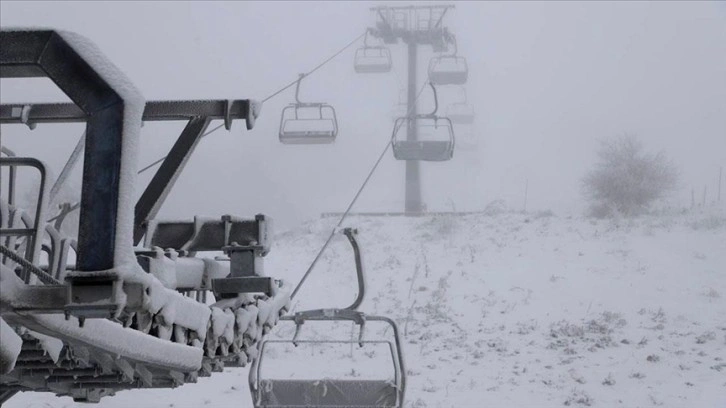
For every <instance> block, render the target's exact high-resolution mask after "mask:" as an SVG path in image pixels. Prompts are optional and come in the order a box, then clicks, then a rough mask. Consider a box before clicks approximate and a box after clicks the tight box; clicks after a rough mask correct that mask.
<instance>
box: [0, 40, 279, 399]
mask: <svg viewBox="0 0 726 408" xmlns="http://www.w3.org/2000/svg"><path fill="white" fill-rule="evenodd" d="M0 69H1V70H2V72H1V74H2V75H0V76H1V77H3V78H29V77H48V78H50V79H51V80H52V81H53V82H55V83H56V84H57V85H58V86H59V88H60V89H61V90H62V91H63V92H65V93H66V94H67V95H68V96H69V97H70V99H71V101H73V102H74V103H72V104H37V105H30V104H19V105H18V104H12V105H2V106H0V123H2V124H6V123H24V124H27V125H28V126H29V127H30V128H31V129H32V128H33V127H34V126H35V125H36V124H37V123H50V122H56V123H63V122H86V124H87V125H86V126H87V131H86V136H85V143H84V144H85V158H84V172H83V179H82V182H83V188H82V200H81V221H80V226H81V232H80V234H81V235H80V238H81V239H79V243H78V246H77V248H78V250H79V254H78V257H77V259H76V260H77V264H76V265H65V261H63V260H62V259H61V258H59V257H58V256H56V255H59V254H58V253H56V252H57V251H58V250H59V248H60V247H61V246H62V245H53V244H52V242H51V245H44V246H43V248H44V250H46V251H47V252H49V262H50V264H52V265H50V264H49V265H41V264H40V263H39V262H37V259H35V258H37V252H38V251H36V254H35V255H34V256H33V258H34V259H33V260H32V262H31V261H26V260H24V259H23V258H22V257H21V256H18V252H17V251H18V248H19V246H18V245H7V246H6V245H5V242H3V247H2V250H3V254H9V255H8V257H7V259H6V258H3V259H2V262H0V325H2V326H3V330H2V336H3V338H2V342H0V404H2V403H3V402H4V401H5V400H7V399H8V398H10V397H12V395H13V394H14V393H16V392H18V391H31V390H32V391H46V392H54V393H56V394H58V395H69V396H71V397H73V398H74V399H76V400H78V401H84V402H98V400H99V399H100V398H101V397H103V396H106V395H113V393H114V392H115V391H117V390H124V389H132V388H157V387H163V388H169V387H176V386H179V385H182V384H184V383H185V382H196V379H197V377H199V376H208V375H211V373H212V372H213V371H221V370H222V368H223V367H224V366H225V364H227V365H228V366H230V365H232V366H243V365H245V364H246V363H249V362H250V361H251V360H252V359H253V358H254V356H255V355H256V352H257V344H258V342H259V340H260V339H261V338H262V335H263V334H264V333H266V332H267V331H269V330H270V329H271V328H272V327H273V326H274V325H275V324H276V323H277V320H278V319H279V317H280V316H281V315H282V314H284V313H285V312H286V311H287V309H288V308H289V306H290V304H289V299H290V296H289V293H290V288H289V287H288V285H286V284H285V283H284V282H281V281H277V280H274V279H272V278H267V277H265V278H264V279H261V280H260V279H257V280H255V282H256V283H260V282H262V283H264V284H265V287H264V288H262V286H263V285H260V284H257V285H248V287H246V288H239V287H237V288H236V289H237V291H236V292H235V293H229V292H230V291H229V290H227V289H228V288H225V285H224V283H225V282H224V279H225V278H228V277H230V275H234V274H231V270H232V269H234V268H231V267H230V264H231V263H234V261H232V262H230V260H227V261H226V262H225V261H224V260H213V259H202V258H194V257H193V253H192V252H187V251H176V250H175V249H174V248H164V249H162V248H158V247H157V248H146V249H144V250H140V251H136V249H135V248H133V243H134V239H133V238H134V234H133V232H134V226H135V224H134V219H133V218H134V213H135V211H134V203H133V202H132V201H131V200H130V197H133V186H134V184H135V180H136V171H137V169H136V162H135V159H136V155H137V153H138V149H139V147H138V144H137V141H138V137H139V132H140V128H141V126H142V123H143V120H187V121H188V124H187V127H186V128H185V133H184V134H183V135H182V136H183V137H180V140H178V141H177V143H176V144H175V146H174V147H173V148H172V152H171V153H170V154H169V155H168V156H167V158H166V160H165V162H164V165H162V168H161V169H160V170H159V171H158V172H157V174H156V176H155V178H154V179H153V180H152V182H151V183H150V184H149V186H148V187H147V189H146V193H145V194H144V195H142V199H143V200H140V203H141V206H140V204H139V203H137V204H136V207H137V210H138V208H142V209H143V211H142V214H143V215H144V216H142V217H140V220H137V225H141V226H142V227H145V225H146V222H147V221H149V220H151V218H152V217H153V215H154V214H155V211H157V210H158V206H160V205H161V202H163V200H164V198H165V196H166V194H167V193H168V190H169V189H170V188H171V185H172V184H173V182H174V180H175V179H176V178H177V177H178V175H179V173H180V172H181V169H182V168H183V167H184V164H185V163H186V160H187V159H188V157H189V155H190V154H191V152H192V151H193V148H194V146H195V145H196V142H198V140H199V139H200V138H201V136H202V135H203V132H204V130H205V129H206V127H207V126H208V124H209V122H210V121H211V120H213V119H223V120H224V125H225V127H226V128H227V129H230V128H231V125H232V121H233V120H234V119H245V120H246V122H247V128H248V129H251V128H252V126H253V125H254V121H255V118H256V117H257V115H258V114H259V111H260V105H259V104H257V103H255V102H253V101H250V100H221V101H169V102H166V101H165V102H150V103H146V102H145V101H144V99H143V97H142V96H141V93H140V92H138V91H137V90H136V89H135V88H134V86H133V85H132V84H131V83H130V82H129V81H128V80H127V79H126V78H125V76H124V75H123V73H121V72H120V71H119V70H118V69H117V68H116V67H114V66H113V64H112V63H111V62H109V61H108V60H106V59H105V58H104V57H103V54H102V53H101V52H100V50H98V49H97V48H96V47H95V45H93V43H91V42H90V41H88V40H86V39H85V38H83V37H80V36H78V35H76V34H73V33H68V32H59V31H53V30H3V31H1V32H0ZM6 150H7V149H3V153H4V154H6V155H8V156H10V155H11V154H9V153H7V151H6ZM25 159H26V158H24V159H22V160H25ZM0 160H2V161H3V162H4V163H6V164H8V165H10V166H11V169H15V167H18V165H20V162H18V161H17V160H16V161H12V160H10V159H6V158H4V157H3V158H2V159H0ZM32 160H35V159H32ZM11 179H14V177H13V176H12V175H11ZM45 190H46V189H41V192H43V191H45ZM10 195H12V194H10ZM89 197H91V198H89ZM109 201H111V204H109ZM84 205H85V207H84ZM89 205H90V209H91V211H89V210H88V208H87V207H89ZM0 207H2V208H0V210H1V211H0V224H2V228H3V231H4V232H9V233H15V232H23V231H20V230H19V229H23V228H24V229H28V228H29V225H34V228H35V229H36V230H38V231H43V232H48V233H50V234H49V235H50V238H51V241H52V238H53V237H54V236H55V237H56V238H58V239H60V241H57V242H56V243H57V244H61V243H62V242H63V241H64V239H65V238H63V237H62V236H60V234H59V233H58V231H56V230H54V229H53V228H54V227H53V226H52V225H51V224H46V217H45V211H46V209H45V208H44V207H45V206H42V205H41V206H39V208H40V209H39V211H38V215H36V218H37V220H35V222H34V223H33V220H32V219H31V217H29V216H28V215H27V214H26V213H25V212H24V210H22V209H20V208H16V207H15V206H14V205H13V203H12V202H9V203H4V202H0ZM109 208H110V209H109ZM11 213H12V214H13V216H12V217H5V216H4V215H5V214H11ZM136 213H137V214H139V212H138V211H137V212H136ZM89 214H90V216H89ZM16 215H17V216H16ZM99 220H100V221H99ZM223 220H224V218H223ZM230 221H234V220H232V219H231V218H230ZM257 221H259V220H258V219H256V220H255V222H257ZM231 224H234V223H231ZM43 226H44V227H45V228H44V229H40V228H41V227H43ZM258 227H259V225H258ZM16 230H17V231H16ZM227 232H230V234H229V237H232V236H233V235H234V234H233V233H232V231H226V229H225V231H224V234H225V236H227V234H226V233H227ZM256 232H257V234H256V235H254V234H253V235H254V236H251V237H250V240H249V241H250V242H246V243H247V244H248V245H246V246H244V245H236V243H238V242H237V241H240V240H239V239H237V240H236V241H231V240H227V239H226V240H225V242H227V243H228V244H230V245H228V246H229V247H230V248H218V247H214V246H213V248H211V250H225V251H226V252H227V253H228V254H230V255H231V256H230V257H231V258H236V259H237V258H238V259H237V260H238V261H239V262H237V265H236V271H237V272H240V271H241V272H250V271H248V270H246V269H245V268H246V267H248V266H250V265H251V266H256V262H257V259H254V258H249V257H247V258H245V257H244V256H240V255H245V254H246V255H250V252H252V255H253V256H258V257H259V256H264V254H266V253H267V251H269V243H268V242H267V235H268V233H267V230H266V228H257V231H256ZM84 234H85V235H84ZM98 241H102V242H98ZM252 241H254V242H252ZM81 242H85V245H86V247H85V249H84V251H85V252H83V254H85V255H84V256H85V257H84V258H82V257H81V253H80V252H81ZM243 242H244V241H243ZM92 244H93V245H92ZM23 245H26V246H27V244H23ZM68 246H69V245H65V246H63V247H64V248H65V247H68ZM95 248H100V251H99V252H98V253H93V252H90V251H92V250H94V249H95ZM104 248H105V249H106V250H105V252H104ZM109 248H110V250H109ZM206 249H207V250H210V248H206ZM245 251H247V252H246V253H244V252H245ZM149 254H150V255H149ZM81 258H82V259H85V261H81ZM59 259H61V260H60V261H59ZM250 259H252V262H249V261H250ZM240 262H241V263H240ZM245 262H247V263H245ZM144 265H146V266H147V268H144ZM23 268H25V269H28V268H31V269H32V271H33V273H34V274H35V275H36V276H40V275H43V276H45V275H44V274H48V273H50V272H53V273H54V276H56V277H60V276H61V275H64V278H65V282H66V283H65V284H61V283H60V282H59V281H58V280H55V279H53V280H47V281H46V280H44V279H41V282H43V283H44V285H40V284H37V283H38V282H30V283H28V282H26V281H24V280H23V279H21V278H20V277H19V276H18V274H19V272H18V271H21V270H23ZM83 268H85V269H83ZM257 272H258V270H257V269H254V270H252V275H256V274H257ZM259 272H261V269H260V270H259ZM39 274H40V275H39ZM48 276H50V275H48ZM254 277H255V278H257V276H254ZM215 279H216V280H217V281H221V283H222V284H221V285H217V286H218V287H219V288H220V291H221V290H223V289H224V290H227V292H228V294H229V295H230V296H226V298H224V299H221V300H219V301H217V302H216V303H214V304H213V305H207V304H206V303H205V302H203V301H201V302H200V297H199V293H197V299H196V300H195V299H193V297H192V296H191V295H193V294H192V293H189V292H194V291H197V292H204V294H206V292H208V291H210V290H212V289H213V288H212V286H214V285H212V284H211V283H210V282H214V280H215ZM227 286H228V285H227ZM242 292H243V293H242ZM221 297H222V296H220V297H219V298H221ZM205 299H206V296H204V297H203V299H202V300H205ZM61 313H62V314H63V315H61ZM86 318H88V320H86Z"/></svg>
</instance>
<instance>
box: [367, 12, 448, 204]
mask: <svg viewBox="0 0 726 408" xmlns="http://www.w3.org/2000/svg"><path fill="white" fill-rule="evenodd" d="M453 8H454V6H453V5H422V6H398V7H388V6H378V7H373V8H371V11H373V12H374V13H375V15H376V24H375V27H374V28H372V29H371V31H370V32H371V34H372V35H373V36H374V37H377V38H380V39H382V40H383V42H384V43H386V44H397V43H398V40H399V39H400V40H402V41H403V43H405V44H406V45H407V46H408V97H407V110H406V111H407V113H408V115H415V114H416V91H417V86H416V85H417V70H418V64H417V60H418V58H417V56H418V46H419V45H431V46H432V48H433V50H434V51H436V52H442V51H445V50H446V49H447V43H448V42H449V39H450V38H451V35H450V33H449V30H448V29H447V28H445V27H444V26H443V24H442V22H443V19H444V16H445V15H446V12H447V11H449V10H450V9H453ZM417 139H418V135H417V129H416V127H415V126H409V127H408V130H407V134H406V140H407V141H412V142H415V141H416V140H417ZM424 211H425V207H424V203H423V201H422V199H421V175H420V172H419V161H417V160H407V161H406V204H405V212H406V214H420V213H423V212H424Z"/></svg>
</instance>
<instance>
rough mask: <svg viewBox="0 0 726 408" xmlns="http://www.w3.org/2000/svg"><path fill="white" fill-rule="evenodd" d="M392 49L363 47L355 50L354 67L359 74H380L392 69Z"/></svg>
mask: <svg viewBox="0 0 726 408" xmlns="http://www.w3.org/2000/svg"><path fill="white" fill-rule="evenodd" d="M392 66H393V63H392V60H391V51H390V50H389V49H388V48H386V47H363V48H359V49H358V50H356V52H355V60H354V63H353V68H354V69H355V72H357V73H359V74H379V73H386V72H390V71H391V67H392Z"/></svg>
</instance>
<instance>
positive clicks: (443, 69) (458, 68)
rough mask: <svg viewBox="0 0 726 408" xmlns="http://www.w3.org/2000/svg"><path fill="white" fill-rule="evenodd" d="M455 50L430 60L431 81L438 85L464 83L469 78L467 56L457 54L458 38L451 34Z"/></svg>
mask: <svg viewBox="0 0 726 408" xmlns="http://www.w3.org/2000/svg"><path fill="white" fill-rule="evenodd" d="M450 38H451V40H450V41H451V42H452V43H453V45H454V52H453V53H452V54H450V55H440V56H438V57H434V58H431V60H430V61H429V70H428V71H429V81H431V83H433V84H436V85H463V84H465V83H466V81H467V80H468V79H469V65H468V64H467V62H466V58H464V57H460V56H457V55H456V53H457V46H456V38H455V37H454V36H451V37H450Z"/></svg>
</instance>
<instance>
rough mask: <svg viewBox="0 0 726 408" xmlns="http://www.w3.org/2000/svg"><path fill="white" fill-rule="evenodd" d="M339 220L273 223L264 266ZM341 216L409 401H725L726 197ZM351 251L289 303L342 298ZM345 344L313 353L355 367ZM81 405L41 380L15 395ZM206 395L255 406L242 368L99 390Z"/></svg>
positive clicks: (294, 276)
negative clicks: (37, 389)
mask: <svg viewBox="0 0 726 408" xmlns="http://www.w3.org/2000/svg"><path fill="white" fill-rule="evenodd" d="M335 222H336V220H335V219H332V218H325V219H321V220H318V221H315V222H311V223H308V224H306V225H304V226H303V227H301V228H299V229H297V230H295V231H291V232H287V233H284V234H280V235H279V236H278V237H277V239H276V241H275V246H274V248H273V250H272V252H271V253H270V255H269V256H268V257H267V259H266V265H265V266H266V270H267V272H268V273H269V274H270V275H273V276H280V277H282V278H284V279H289V280H291V281H297V280H298V279H299V278H300V276H302V274H303V273H304V271H305V269H306V268H307V266H308V264H309V262H310V261H311V260H312V259H313V258H314V256H315V254H316V252H317V250H318V248H319V247H320V245H321V244H322V243H323V242H324V241H325V239H326V237H327V234H328V233H329V231H330V229H331V228H332V226H333V225H334V224H335ZM346 225H348V226H354V227H357V228H358V229H359V240H360V243H361V247H362V249H363V251H364V260H365V264H366V267H367V275H368V293H367V296H366V299H365V301H364V303H363V306H361V308H360V310H363V311H366V312H368V313H371V314H382V315H388V316H390V317H392V318H394V319H395V320H396V321H397V322H398V323H399V325H400V327H401V329H402V331H403V332H404V333H405V339H404V344H405V357H406V363H407V371H408V389H407V396H406V399H407V402H406V406H407V407H417V408H418V407H513V406H516V407H560V406H568V405H569V406H596V407H619V406H622V407H651V406H662V407H688V408H698V407H703V408H706V407H708V408H723V407H726V214H724V213H723V212H714V213H708V214H707V213H698V214H685V215H669V216H661V217H646V218H640V219H637V220H633V221H627V220H625V221H620V222H613V221H592V220H589V219H582V218H578V217H558V216H554V215H552V214H551V213H547V212H543V213H529V214H520V213H508V212H497V211H494V212H492V213H490V214H480V215H467V216H436V217H421V218H403V217H358V216H353V217H350V218H349V219H348V220H347V221H346ZM353 265H354V264H353V257H352V251H351V250H350V247H349V245H348V243H347V241H346V240H345V238H344V237H342V236H341V237H339V238H337V239H336V240H335V241H334V242H333V244H332V245H331V246H330V248H329V249H328V251H327V252H326V253H325V255H324V256H323V257H322V258H321V260H320V262H319V264H318V267H317V269H316V270H315V272H314V273H313V274H312V275H311V277H310V279H309V280H308V282H307V283H306V285H305V286H304V288H303V289H302V290H301V291H300V294H299V298H298V299H295V301H294V302H293V305H294V309H295V310H304V309H308V308H318V307H331V306H336V305H337V306H345V305H347V304H349V303H350V301H351V300H352V299H353V298H354V297H355V294H356V284H355V278H354V276H355V275H354V266H353ZM283 334H288V333H287V332H285V333H283ZM318 334H320V333H318ZM343 354H345V353H343ZM343 354H337V355H336V359H335V361H331V359H330V358H328V357H327V356H325V357H324V358H321V357H320V355H317V359H315V357H316V356H315V355H310V357H311V358H312V360H309V361H312V362H313V365H324V364H333V365H334V366H336V368H340V367H343V370H342V371H343V372H350V373H349V374H346V375H349V376H356V375H359V374H356V371H355V368H356V366H354V365H351V366H350V367H348V366H343V365H342V364H345V363H346V359H345V358H342V359H337V357H341V356H342V357H345V356H344V355H343ZM277 357H278V358H279V357H280V356H279V355H278V356H277ZM348 363H350V362H348ZM357 364H359V365H360V364H361V362H360V360H359V361H358V363H357ZM300 368H306V366H304V365H303V366H300ZM383 371H386V370H383ZM75 406H77V405H76V404H74V403H73V402H72V401H71V400H70V399H68V398H62V399H57V398H55V397H53V396H51V395H37V394H36V395H33V394H21V395H18V396H16V397H15V398H13V399H12V400H10V402H8V403H7V404H6V407H7V408H17V407H33V408H38V407H59V408H60V407H75ZM78 406H81V405H78ZM83 406H86V405H83ZM204 406H208V407H219V408H227V407H230V408H231V407H235V408H247V407H251V403H250V396H249V391H248V388H247V369H226V370H225V373H221V374H216V375H214V376H212V377H211V378H203V379H200V381H199V382H198V383H197V384H190V385H186V386H184V387H181V388H178V389H175V390H149V391H127V392H120V393H119V394H117V396H115V397H112V398H107V399H104V400H102V401H101V403H100V404H99V405H98V407H99V408H110V407H114V408H116V407H135V408H143V407H176V408H181V407H204Z"/></svg>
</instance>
